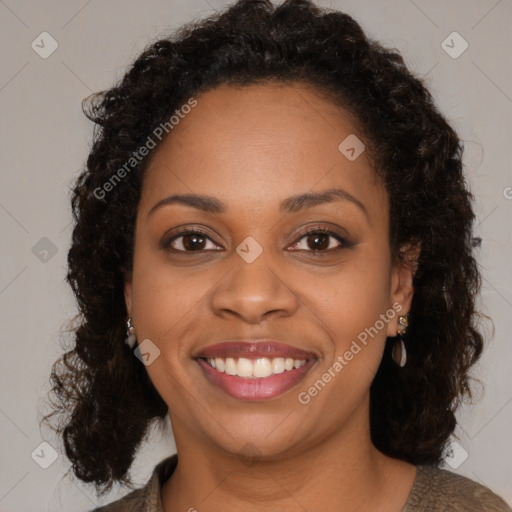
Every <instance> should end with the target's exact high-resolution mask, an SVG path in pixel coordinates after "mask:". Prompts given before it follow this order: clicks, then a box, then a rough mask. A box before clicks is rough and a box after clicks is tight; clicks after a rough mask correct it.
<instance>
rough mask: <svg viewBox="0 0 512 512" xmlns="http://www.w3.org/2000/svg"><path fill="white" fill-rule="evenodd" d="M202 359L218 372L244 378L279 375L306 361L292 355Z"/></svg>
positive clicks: (302, 364)
mask: <svg viewBox="0 0 512 512" xmlns="http://www.w3.org/2000/svg"><path fill="white" fill-rule="evenodd" d="M202 359H203V360H204V361H205V362H206V363H208V364H209V365H210V366H211V367H212V368H214V369H215V370H217V371H218V372H220V373H226V374H227V375H233V376H237V377H242V378H246V379H258V378H265V377H270V376H272V375H279V374H280V373H284V372H289V371H292V370H294V369H297V368H300V367H302V366H304V365H305V364H306V361H307V360H306V359H293V358H292V357H274V358H268V357H259V358H256V359H248V358H246V357H239V358H233V357H226V358H222V357H215V358H202Z"/></svg>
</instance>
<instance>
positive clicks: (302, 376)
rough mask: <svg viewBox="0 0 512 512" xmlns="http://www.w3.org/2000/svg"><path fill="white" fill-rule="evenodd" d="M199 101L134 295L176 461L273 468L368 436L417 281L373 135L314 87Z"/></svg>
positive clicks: (175, 144) (135, 278)
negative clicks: (209, 455) (235, 460)
mask: <svg viewBox="0 0 512 512" xmlns="http://www.w3.org/2000/svg"><path fill="white" fill-rule="evenodd" d="M196 99H197V106H195V107H194V108H192V109H191V112H190V113H188V114H187V115H186V116H184V118H183V119H181V120H180V121H179V123H178V124H177V125H175V126H174V128H173V129H172V132H171V133H170V136H169V137H168V138H167V139H166V140H165V141H164V142H163V143H162V145H161V146H160V147H159V148H158V150H157V151H156V153H155V155H154V158H153V160H152V162H151V165H150V166H149V169H148V171H147V174H146V177H145V181H144V185H143V190H142V196H141V201H140V204H139V209H138V214H137V222H136V236H135V252H134V266H133V273H132V275H131V276H130V277H129V279H128V280H127V281H126V288H125V292H126V293H125V295H126V303H127V308H128V312H129V314H130V316H131V317H132V319H133V323H134V326H135V329H136V332H137V338H138V342H139V344H141V343H142V344H143V345H142V352H143V353H145V354H146V355H145V359H147V363H149V364H148V365H147V371H148V373H149V375H150V377H151V380H152V382H153V383H154V385H155V387H156V389H157V390H158V392H159V394H160V395H161V396H162V398H163V400H164V401H165V402H166V403H167V405H168V406H169V410H170V417H171V421H172V424H173V430H174V434H175V438H176V443H177V446H178V450H179V449H180V444H181V445H183V444H185V443H186V442H187V440H188V441H190V442H193V443H194V444H195V445H196V446H197V445H198V443H202V444H203V446H208V447H210V448H212V449H213V448H220V449H222V450H224V451H227V452H228V453H233V454H243V453H244V452H252V454H253V455H254V453H257V454H258V455H262V456H266V457H269V458H272V457H283V456H284V455H285V454H292V453H293V452H295V451H301V452H303V451H305V450H306V449H307V448H308V447H312V446H315V445H316V444H318V443H319V442H321V441H322V440H324V439H328V438H332V436H345V437H346V438H347V439H350V438H352V439H359V438H360V436H361V435H364V436H365V437H366V438H369V426H368V421H369V420H368V415H369V388H370V384H371V382H372V380H373V377H374V375H375V373H376V371H377V368H378V366H379V363H380V360H381V357H382V353H383V349H384V343H385V340H386V337H387V336H394V335H396V332H397V319H398V315H399V314H400V313H402V314H403V313H405V312H407V311H408V310H409V306H410V300H411V295H412V289H411V280H412V278H411V272H410V271H409V270H407V269H406V268H403V267H396V268H395V267H393V266H392V261H391V258H390V247H389V240H388V233H389V218H388V210H389V204H388V197H387V194H386V192H385V189H384V187H383V185H382V184H381V182H380V181H379V180H378V178H377V176H376V174H375V172H374V171H373V170H372V168H371V166H370V162H369V160H368V158H367V154H366V152H365V151H364V148H363V146H362V145H361V144H362V143H361V141H360V140H358V139H356V138H355V136H357V137H359V139H362V138H363V137H362V135H361V134H359V133H358V132H357V131H356V129H355V127H354V125H353V124H352V123H351V121H350V117H349V115H348V114H347V113H346V112H345V111H343V110H342V109H340V108H339V107H337V106H335V105H333V104H331V103H329V102H327V101H325V100H324V99H322V98H321V97H320V96H318V95H317V94H316V93H315V90H314V89H312V88H309V87H307V86H305V85H299V84H294V85H293V86H292V85H283V84H273V85H251V86H247V87H242V88H233V87H228V86H221V87H218V88H216V89H214V90H211V91H209V92H206V93H204V94H202V95H200V96H198V97H197V98H196ZM347 137H349V139H347ZM346 139H347V140H346ZM343 141H345V142H343ZM340 144H341V148H339V146H340ZM361 150H362V152H361ZM358 153H360V154H359V155H358ZM327 191H331V193H330V194H329V193H326V192H327ZM171 197H174V200H171V199H168V198H171ZM166 199H167V200H166ZM194 230H200V233H199V234H197V233H196V234H194V233H192V234H190V233H189V234H186V233H184V232H190V231H192V232H193V231H194ZM308 231H311V232H312V234H309V235H308V234H307V232H308ZM400 308H402V309H400ZM398 310H400V313H398ZM143 340H150V341H144V342H143ZM269 341H270V342H271V343H269ZM272 342H273V343H272ZM158 351H160V352H159V353H158ZM208 359H209V360H210V361H208ZM287 359H288V360H290V359H291V360H292V362H291V363H290V361H287ZM212 360H214V362H213V363H212ZM219 361H220V362H219ZM304 361H305V362H304ZM212 364H213V365H214V366H216V368H213V367H212ZM222 366H224V371H223V372H222V371H219V370H221V369H222ZM292 366H293V369H291V368H290V367H292ZM296 366H297V368H296Z"/></svg>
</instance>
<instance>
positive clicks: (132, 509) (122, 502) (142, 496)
mask: <svg viewBox="0 0 512 512" xmlns="http://www.w3.org/2000/svg"><path fill="white" fill-rule="evenodd" d="M145 501H146V488H145V487H142V488H141V489H136V490H135V491H132V492H130V493H129V494H127V495H126V496H124V497H123V498H121V499H119V500H116V501H113V502H112V503H109V504H108V505H104V506H103V507H99V508H95V509H94V510H93V511H92V512H139V511H140V510H143V508H142V507H143V506H144V503H145Z"/></svg>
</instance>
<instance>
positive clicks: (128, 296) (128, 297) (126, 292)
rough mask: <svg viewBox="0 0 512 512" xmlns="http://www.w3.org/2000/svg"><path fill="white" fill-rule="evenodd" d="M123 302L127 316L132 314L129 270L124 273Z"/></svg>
mask: <svg viewBox="0 0 512 512" xmlns="http://www.w3.org/2000/svg"><path fill="white" fill-rule="evenodd" d="M124 302H125V304H126V311H127V313H128V316H129V317H131V316H132V275H131V272H126V273H125V274H124Z"/></svg>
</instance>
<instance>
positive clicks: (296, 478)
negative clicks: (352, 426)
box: [162, 422, 415, 512]
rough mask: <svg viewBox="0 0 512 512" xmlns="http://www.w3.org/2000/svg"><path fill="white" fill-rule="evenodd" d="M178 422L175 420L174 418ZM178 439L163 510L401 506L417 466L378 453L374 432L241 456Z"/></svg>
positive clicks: (348, 510)
mask: <svg viewBox="0 0 512 512" xmlns="http://www.w3.org/2000/svg"><path fill="white" fill-rule="evenodd" d="M173 428H174V422H173ZM176 431H178V432H186V430H181V429H179V428H178V429H176V428H175V439H176V446H177V452H178V466H177V467H176V470H175V472H174V473H173V475H172V477H171V478H170V479H169V480H168V481H167V482H166V483H165V484H164V486H163V489H162V503H163V507H164V511H165V512H170V511H174V510H194V509H195V510H198V511H201V510H208V511H209V512H221V511H222V512H235V511H239V510H249V509H248V508H247V507H248V504H249V505H250V507H251V508H250V510H251V511H254V512H260V511H261V512H263V511H265V512H269V511H276V512H277V511H279V512H288V511H290V512H291V511H296V510H301V509H303V510H319V509H321V510H323V511H330V510H332V511H336V512H340V511H343V512H355V511H359V510H372V511H376V512H377V511H380V510H383V511H384V510H386V511H390V510H396V511H399V510H400V509H401V508H402V507H403V505H404V504H405V502H406V500H407V496H408V494H409V492H410V489H411V487H412V485H413V481H414V477H415V467H414V466H412V465H410V464H408V463H405V462H403V461H399V460H397V459H392V458H389V457H387V456H385V455H384V454H382V453H381V452H379V451H378V450H377V449H376V448H375V447H374V446H373V444H372V443H371V440H370V432H369V429H368V431H367V432H366V433H365V434H364V436H362V434H361V432H360V431H359V432H350V431H349V432H347V431H346V430H345V431H340V432H336V433H335V434H333V435H331V436H330V437H328V438H323V439H322V442H321V444H317V445H315V446H311V445H310V446H308V448H307V449H303V450H301V449H295V450H293V452H292V451H290V453H289V454H281V455H280V456H279V457H275V458H271V457H261V458H253V459H251V458H246V457H243V458H242V457H240V456H237V455H234V454H231V453H226V451H224V450H222V449H220V448H218V447H216V446H214V445H212V444H211V442H205V443H201V442H199V441H198V440H197V439H191V438H189V437H188V435H186V434H185V435H181V436H177V435H176Z"/></svg>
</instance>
